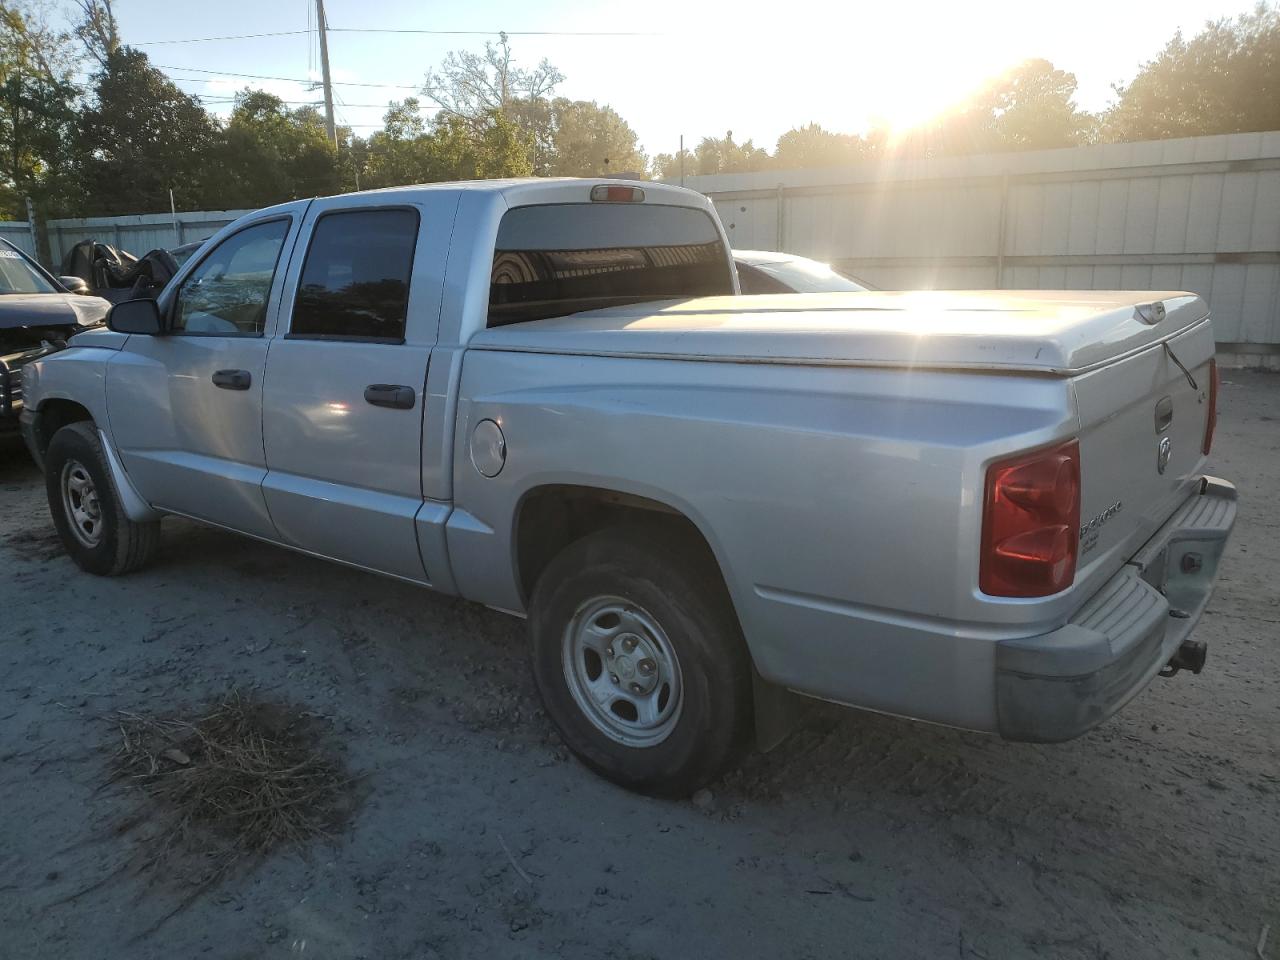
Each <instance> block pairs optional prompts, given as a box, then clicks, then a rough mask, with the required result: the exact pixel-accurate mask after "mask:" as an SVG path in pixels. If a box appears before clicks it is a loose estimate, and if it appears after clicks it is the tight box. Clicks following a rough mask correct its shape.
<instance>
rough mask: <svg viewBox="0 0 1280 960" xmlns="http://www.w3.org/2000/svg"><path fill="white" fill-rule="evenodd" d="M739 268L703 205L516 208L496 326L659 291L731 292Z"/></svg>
mask: <svg viewBox="0 0 1280 960" xmlns="http://www.w3.org/2000/svg"><path fill="white" fill-rule="evenodd" d="M731 271H732V267H731V266H730V262H729V255H728V251H726V250H725V247H724V244H723V243H722V242H721V240H720V232H719V231H718V230H717V229H716V224H715V221H714V220H712V218H711V216H710V215H709V214H708V213H706V212H705V211H703V210H699V209H697V208H694V207H681V206H667V205H663V204H630V203H564V204H545V205H539V206H528V207H516V208H515V209H513V210H509V211H507V213H506V214H505V215H504V216H503V218H502V222H501V224H500V225H499V227H498V240H497V243H496V249H495V250H494V255H493V271H492V274H491V275H490V283H489V326H491V327H497V326H503V325H505V324H510V323H524V322H527V321H530V320H542V319H546V318H548V317H562V316H566V315H568V314H571V313H578V312H581V311H584V310H597V309H600V308H602V307H611V306H618V305H621V304H627V303H643V302H645V301H650V300H678V299H685V298H688V297H706V296H717V295H729V294H732V293H733V292H734V291H733V275H732V273H731Z"/></svg>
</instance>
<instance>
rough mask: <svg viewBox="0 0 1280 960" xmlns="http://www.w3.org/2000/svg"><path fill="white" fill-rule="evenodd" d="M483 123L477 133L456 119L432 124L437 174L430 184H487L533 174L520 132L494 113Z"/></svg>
mask: <svg viewBox="0 0 1280 960" xmlns="http://www.w3.org/2000/svg"><path fill="white" fill-rule="evenodd" d="M487 121H488V122H487V123H486V124H485V125H484V127H483V128H481V129H480V130H479V131H477V130H476V128H475V126H474V124H473V123H471V122H469V121H464V120H462V119H460V118H458V117H453V116H446V117H443V118H441V119H439V120H437V121H436V123H435V126H434V127H433V129H432V131H431V137H430V139H431V149H432V152H433V156H434V157H435V162H436V165H437V166H436V170H437V171H438V175H437V176H434V177H432V179H433V180H490V179H493V178H496V177H527V176H530V175H531V174H532V173H533V166H532V164H531V163H530V161H529V141H528V139H527V137H526V135H525V134H524V132H523V131H521V130H520V129H519V128H518V127H517V126H516V125H515V123H514V122H513V121H511V120H509V119H508V118H507V117H505V116H504V115H503V114H501V113H500V112H498V111H494V112H492V113H491V114H489V116H488V118H487Z"/></svg>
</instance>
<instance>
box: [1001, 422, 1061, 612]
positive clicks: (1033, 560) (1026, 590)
mask: <svg viewBox="0 0 1280 960" xmlns="http://www.w3.org/2000/svg"><path fill="white" fill-rule="evenodd" d="M1079 549H1080V444H1079V442H1078V441H1075V440H1072V441H1070V442H1068V443H1064V444H1062V445H1061V446H1057V447H1053V448H1051V449H1049V450H1040V451H1037V452H1036V453H1031V454H1023V455H1020V456H1018V457H1014V458H1011V459H1009V460H1001V461H1000V462H998V463H993V464H992V465H991V466H990V467H988V468H987V488H986V501H985V504H984V507H983V514H982V560H981V563H980V564H979V568H978V586H979V587H980V588H981V590H982V592H983V593H985V594H989V595H990V596H993V597H1047V596H1049V595H1050V594H1052V593H1058V592H1059V591H1062V590H1065V589H1066V588H1067V587H1069V586H1071V581H1072V580H1074V579H1075V575H1076V556H1077V553H1078V552H1079Z"/></svg>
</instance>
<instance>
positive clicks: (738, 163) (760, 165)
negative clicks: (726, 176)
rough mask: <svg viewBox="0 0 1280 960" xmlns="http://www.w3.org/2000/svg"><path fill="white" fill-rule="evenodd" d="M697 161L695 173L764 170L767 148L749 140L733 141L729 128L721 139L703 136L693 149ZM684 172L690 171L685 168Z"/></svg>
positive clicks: (768, 159)
mask: <svg viewBox="0 0 1280 960" xmlns="http://www.w3.org/2000/svg"><path fill="white" fill-rule="evenodd" d="M693 155H694V158H695V159H696V161H697V167H698V169H697V173H698V174H700V175H705V174H709V173H749V172H751V171H754V170H765V169H767V168H768V167H769V165H770V157H769V153H768V151H767V150H765V149H763V148H762V147H757V146H756V145H755V144H754V143H752V142H751V141H750V140H748V141H746V142H745V143H735V142H734V139H733V131H732V130H730V131H729V132H727V133H726V134H725V135H724V138H723V139H720V138H716V137H703V138H702V141H701V142H700V143H699V144H698V145H697V146H696V147H694V149H693ZM685 172H686V173H690V172H692V171H689V170H686V171H685Z"/></svg>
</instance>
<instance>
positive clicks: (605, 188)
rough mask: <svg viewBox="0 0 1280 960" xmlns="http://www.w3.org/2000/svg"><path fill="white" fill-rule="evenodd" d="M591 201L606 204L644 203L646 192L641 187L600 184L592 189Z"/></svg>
mask: <svg viewBox="0 0 1280 960" xmlns="http://www.w3.org/2000/svg"><path fill="white" fill-rule="evenodd" d="M591 199H592V200H598V201H603V202H605V203H642V202H643V201H644V191H643V190H641V189H640V188H639V187H621V186H617V185H616V184H608V183H598V184H596V185H595V186H594V187H592V188H591Z"/></svg>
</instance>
